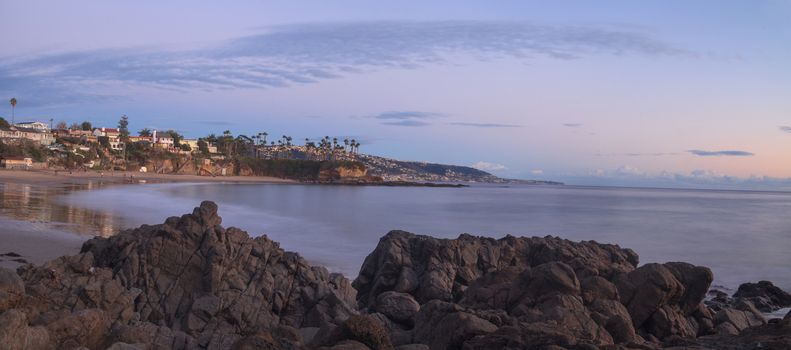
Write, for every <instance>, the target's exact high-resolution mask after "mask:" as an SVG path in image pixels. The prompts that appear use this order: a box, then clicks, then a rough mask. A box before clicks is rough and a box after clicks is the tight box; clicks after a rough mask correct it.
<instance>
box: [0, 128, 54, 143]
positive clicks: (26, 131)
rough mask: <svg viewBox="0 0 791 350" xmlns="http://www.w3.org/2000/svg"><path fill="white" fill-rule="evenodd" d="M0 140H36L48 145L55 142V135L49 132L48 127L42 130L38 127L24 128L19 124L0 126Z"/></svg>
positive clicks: (15, 141) (10, 141)
mask: <svg viewBox="0 0 791 350" xmlns="http://www.w3.org/2000/svg"><path fill="white" fill-rule="evenodd" d="M0 140H2V141H3V142H8V143H17V142H20V141H23V140H29V141H34V142H38V143H40V144H42V145H44V146H49V145H51V144H53V143H55V137H53V136H52V133H50V132H49V129H47V130H46V131H42V130H40V129H34V128H25V127H20V126H16V125H14V126H9V127H0Z"/></svg>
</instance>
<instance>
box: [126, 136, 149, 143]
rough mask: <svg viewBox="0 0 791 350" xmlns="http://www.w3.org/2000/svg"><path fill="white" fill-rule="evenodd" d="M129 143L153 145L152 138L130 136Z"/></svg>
mask: <svg viewBox="0 0 791 350" xmlns="http://www.w3.org/2000/svg"><path fill="white" fill-rule="evenodd" d="M129 142H132V143H138V142H148V143H153V142H152V138H151V136H129Z"/></svg>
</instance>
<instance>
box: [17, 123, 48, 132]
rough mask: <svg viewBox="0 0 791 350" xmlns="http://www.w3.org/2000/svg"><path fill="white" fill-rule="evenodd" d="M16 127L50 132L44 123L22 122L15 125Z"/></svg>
mask: <svg viewBox="0 0 791 350" xmlns="http://www.w3.org/2000/svg"><path fill="white" fill-rule="evenodd" d="M14 126H16V127H20V128H26V129H35V130H38V131H49V125H47V123H44V122H21V123H16V124H14Z"/></svg>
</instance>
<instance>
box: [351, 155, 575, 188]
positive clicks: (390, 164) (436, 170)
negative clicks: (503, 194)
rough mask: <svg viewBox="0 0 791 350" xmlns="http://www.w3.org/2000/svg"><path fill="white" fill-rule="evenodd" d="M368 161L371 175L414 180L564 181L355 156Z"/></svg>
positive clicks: (543, 182) (544, 182)
mask: <svg viewBox="0 0 791 350" xmlns="http://www.w3.org/2000/svg"><path fill="white" fill-rule="evenodd" d="M355 158H356V159H355V160H357V161H360V162H362V163H363V164H365V167H366V168H367V169H368V175H372V176H379V177H381V178H382V179H384V180H385V181H414V182H459V181H462V182H482V183H525V184H552V185H562V183H560V182H553V181H541V180H515V179H504V178H501V177H498V176H495V175H492V174H490V173H488V172H485V171H483V170H479V169H475V168H472V167H468V166H462V165H448V164H437V163H428V162H415V161H403V160H395V159H390V158H385V157H379V156H372V155H368V154H360V155H357V157H355Z"/></svg>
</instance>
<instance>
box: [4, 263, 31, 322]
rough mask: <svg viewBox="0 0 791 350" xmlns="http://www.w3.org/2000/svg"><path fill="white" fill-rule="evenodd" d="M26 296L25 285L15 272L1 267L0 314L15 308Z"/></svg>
mask: <svg viewBox="0 0 791 350" xmlns="http://www.w3.org/2000/svg"><path fill="white" fill-rule="evenodd" d="M24 295H25V284H24V282H22V279H21V278H19V275H17V274H16V273H15V272H13V271H11V270H8V269H5V268H2V267H0V313H2V312H3V311H5V310H8V309H12V308H14V307H15V306H16V305H17V304H18V303H19V301H21V300H22V298H23V297H24Z"/></svg>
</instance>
